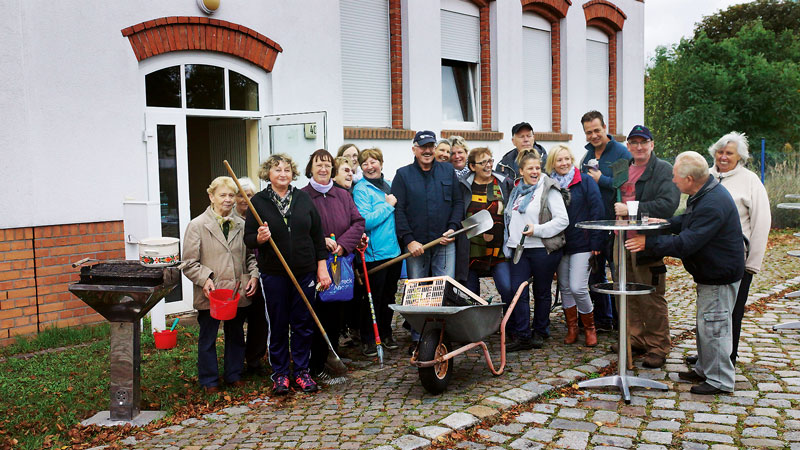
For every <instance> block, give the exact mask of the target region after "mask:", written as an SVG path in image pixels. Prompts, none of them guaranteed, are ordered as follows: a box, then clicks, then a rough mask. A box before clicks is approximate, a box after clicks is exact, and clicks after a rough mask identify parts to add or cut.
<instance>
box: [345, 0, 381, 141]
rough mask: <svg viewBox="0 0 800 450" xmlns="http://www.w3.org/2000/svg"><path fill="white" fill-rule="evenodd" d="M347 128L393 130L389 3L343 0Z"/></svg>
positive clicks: (370, 0)
mask: <svg viewBox="0 0 800 450" xmlns="http://www.w3.org/2000/svg"><path fill="white" fill-rule="evenodd" d="M339 7H340V13H341V36H342V103H343V105H342V109H343V119H344V125H346V126H356V127H391V125H392V99H391V94H392V88H391V74H390V70H391V61H390V50H389V2H387V1H386V0H341V1H340V3H339Z"/></svg>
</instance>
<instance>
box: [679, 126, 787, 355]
mask: <svg viewBox="0 0 800 450" xmlns="http://www.w3.org/2000/svg"><path fill="white" fill-rule="evenodd" d="M708 153H710V154H711V156H712V157H713V158H714V167H712V168H711V170H710V171H709V172H710V174H711V176H713V177H716V178H717V179H719V181H720V183H722V185H723V186H725V188H726V189H727V190H728V192H730V193H731V197H733V201H734V203H736V209H738V210H739V221H740V222H741V224H742V233H743V234H744V236H745V237H746V238H747V240H748V241H750V247H749V252H748V253H747V258H746V260H745V271H744V277H743V278H742V282H741V284H739V292H738V294H737V296H736V305H735V306H734V308H733V330H732V334H733V351H732V352H731V361H733V363H734V364H736V356H737V349H738V347H739V334H740V333H741V330H742V317H743V316H744V306H745V303H747V294H748V292H749V291H750V282H751V281H753V275H755V274H756V273H758V271H759V270H761V262H762V261H763V259H764V253H765V252H766V250H767V237H768V235H769V227H770V224H771V222H772V215H771V213H770V209H769V198H768V197H767V190H766V189H764V185H763V184H761V180H760V179H759V178H758V176H757V175H756V174H755V173H753V172H751V171H750V170H749V169H748V168H747V167H745V163H747V160H748V159H749V158H750V153H749V151H748V146H747V136H745V135H744V134H743V133H737V132H731V133H728V134H726V135H725V136H722V137H721V138H720V139H719V140H718V141H717V142H715V143H714V145H712V146H711V147H709V148H708ZM690 358H691V357H690ZM690 362H691V361H690Z"/></svg>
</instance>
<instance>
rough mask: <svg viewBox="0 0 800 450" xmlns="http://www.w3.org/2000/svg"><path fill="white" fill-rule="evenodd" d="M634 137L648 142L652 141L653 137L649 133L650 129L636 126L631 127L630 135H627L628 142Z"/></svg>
mask: <svg viewBox="0 0 800 450" xmlns="http://www.w3.org/2000/svg"><path fill="white" fill-rule="evenodd" d="M634 136H639V137H642V138H645V139H647V140H648V141H652V140H653V135H652V134H651V133H650V129H649V128H647V127H646V126H644V125H636V126H634V127H633V129H632V130H631V132H630V133H628V140H630V138H632V137H634Z"/></svg>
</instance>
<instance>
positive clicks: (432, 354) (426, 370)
mask: <svg viewBox="0 0 800 450" xmlns="http://www.w3.org/2000/svg"><path fill="white" fill-rule="evenodd" d="M439 333H440V330H439V329H430V330H425V333H424V334H423V335H422V337H420V341H419V356H418V358H419V359H418V360H419V361H432V360H434V359H436V358H438V357H440V356H444V355H446V354H447V353H448V352H449V351H450V350H448V345H449V344H448V343H447V342H442V344H441V345H439ZM452 373H453V360H452V358H451V359H448V360H447V361H444V362H442V363H439V364H436V365H434V366H432V367H420V368H419V381H420V382H421V383H422V387H424V388H425V390H427V391H428V392H430V393H431V394H441V393H442V392H444V391H445V389H447V384H448V383H449V382H450V375H452Z"/></svg>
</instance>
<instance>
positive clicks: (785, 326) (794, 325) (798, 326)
mask: <svg viewBox="0 0 800 450" xmlns="http://www.w3.org/2000/svg"><path fill="white" fill-rule="evenodd" d="M772 330H773V331H775V330H800V322H786V323H779V324H777V325H773V326H772Z"/></svg>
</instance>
